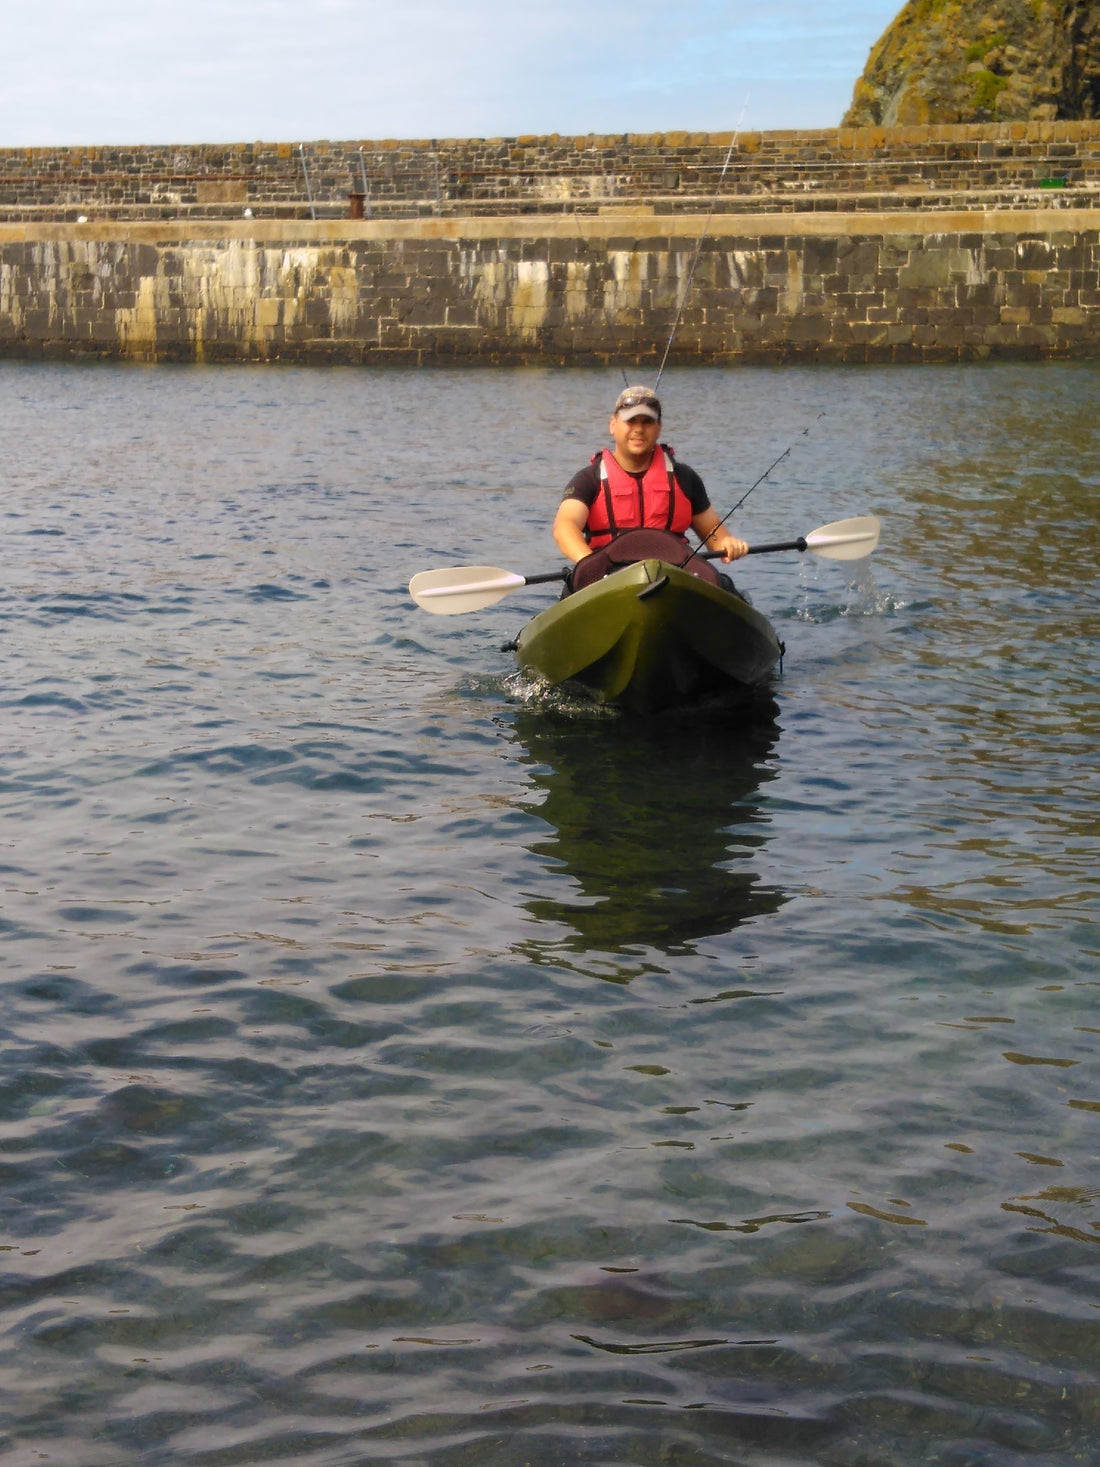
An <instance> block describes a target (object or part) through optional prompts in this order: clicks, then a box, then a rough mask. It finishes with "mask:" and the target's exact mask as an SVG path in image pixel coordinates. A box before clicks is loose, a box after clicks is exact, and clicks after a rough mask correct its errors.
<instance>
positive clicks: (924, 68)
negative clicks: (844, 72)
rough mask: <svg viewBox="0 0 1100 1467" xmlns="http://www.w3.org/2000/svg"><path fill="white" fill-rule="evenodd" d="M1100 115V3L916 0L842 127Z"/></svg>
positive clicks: (881, 45) (883, 43)
mask: <svg viewBox="0 0 1100 1467" xmlns="http://www.w3.org/2000/svg"><path fill="white" fill-rule="evenodd" d="M1093 117H1100V0H909V3H908V4H907V5H906V6H905V7H904V9H903V10H902V11H901V12H900V14H899V15H898V16H897V17H896V19H895V20H894V21H893V23H892V24H891V25H890V26H889V27H888V29H887V30H886V31H885V32H884V33H883V35H882V36H881V37H880V38H879V40H878V42H877V43H876V45H875V46H874V47H873V48H872V51H871V55H870V58H869V59H868V62H867V66H866V68H865V70H864V72H863V75H862V76H861V77H860V79H859V80H858V81H857V82H856V85H855V89H854V91H853V94H852V104H851V106H850V107H849V108H848V111H847V112H846V113H845V115H844V125H845V126H854V127H860V126H868V125H879V126H885V127H892V126H901V125H904V124H907V123H961V122H994V121H1011V120H1015V119H1028V120H1050V121H1053V120H1055V119H1081V118H1093Z"/></svg>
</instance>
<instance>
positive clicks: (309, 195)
mask: <svg viewBox="0 0 1100 1467" xmlns="http://www.w3.org/2000/svg"><path fill="white" fill-rule="evenodd" d="M298 152H299V153H300V154H301V158H302V177H303V178H304V179H305V181H306V198H307V199H308V200H309V217H310V218H311V219H316V218H317V210H316V209H315V208H314V207H313V190H312V189H311V188H310V186H309V169H308V168H307V167H306V150H305V147H304V145H303V144H302V143H299V144H298Z"/></svg>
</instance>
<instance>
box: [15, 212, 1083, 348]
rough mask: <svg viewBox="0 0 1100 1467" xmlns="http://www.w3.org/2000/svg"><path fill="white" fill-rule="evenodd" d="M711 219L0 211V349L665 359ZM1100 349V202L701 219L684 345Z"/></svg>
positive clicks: (679, 342) (682, 329) (680, 343)
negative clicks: (12, 220)
mask: <svg viewBox="0 0 1100 1467" xmlns="http://www.w3.org/2000/svg"><path fill="white" fill-rule="evenodd" d="M702 224H703V219H702V218H700V217H687V216H682V215H678V216H668V217H664V218H658V217H657V216H655V215H653V214H652V213H648V214H647V213H640V214H636V215H623V216H622V217H618V218H613V217H608V216H602V217H589V218H577V217H571V218H552V217H551V218H545V217H542V218H522V217H513V218H510V219H509V218H497V219H481V220H479V219H473V218H467V219H464V220H453V221H452V220H445V219H432V220H419V221H416V220H413V221H407V222H404V223H401V222H398V221H390V222H385V221H378V220H375V221H363V222H358V221H356V222H349V221H342V222H340V223H336V222H332V223H326V222H317V223H313V222H304V223H287V224H279V223H277V222H274V221H248V222H245V221H237V222H234V223H231V224H229V223H225V224H213V223H211V224H207V225H198V224H189V225H187V224H174V225H163V224H162V225H154V224H141V225H139V224H129V225H122V224H109V223H89V224H85V225H65V224H50V225H47V224H39V225H12V224H7V225H2V224H0V354H3V355H7V356H13V355H18V356H33V357H42V356H46V357H75V356H82V355H106V356H130V357H137V358H143V359H241V360H294V361H344V362H381V361H402V362H406V361H407V362H431V361H461V362H474V361H486V362H505V363H520V362H562V363H583V362H609V363H612V364H619V363H622V362H632V363H636V364H642V363H644V362H646V361H647V360H652V361H656V360H657V359H658V358H659V356H660V353H661V351H662V350H663V348H664V343H665V341H666V340H667V337H668V333H669V330H670V327H671V324H672V322H673V320H674V318H675V313H676V308H677V305H678V303H679V301H680V299H681V296H682V292H683V289H684V285H685V282H686V280H687V275H688V269H689V263H690V260H691V256H692V254H693V252H694V250H695V247H696V242H697V239H698V236H699V232H700V230H701V228H702ZM1095 355H1100V210H1082V211H1062V212H1058V213H1051V212H1049V211H1045V212H1035V213H1031V214H1028V213H1021V212H1019V211H1006V212H1004V213H999V214H998V213H991V212H988V211H957V212H955V213H943V214H936V215H930V216H923V217H922V216H914V215H912V214H904V213H903V214H894V215H872V214H850V215H846V216H836V217H828V216H823V215H817V214H813V215H804V216H786V217H771V218H768V219H760V218H756V217H753V216H751V215H741V216H725V217H723V218H722V219H721V220H718V219H715V220H712V222H711V226H710V232H709V234H708V236H707V239H706V241H705V245H704V247H703V249H702V252H701V255H700V259H699V264H698V268H697V270H696V272H695V276H694V282H693V285H692V289H691V292H690V294H689V297H688V300H687V304H686V307H685V309H684V312H683V316H682V319H681V322H680V326H679V330H678V333H677V337H676V344H675V351H674V355H673V359H674V360H678V361H687V360H703V361H738V360H745V361H776V360H779V361H782V360H792V359H798V360H821V361H928V360H960V359H961V360H969V359H981V358H985V357H989V356H1010V357H1040V356H1095Z"/></svg>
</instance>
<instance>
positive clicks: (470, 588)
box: [409, 565, 527, 616]
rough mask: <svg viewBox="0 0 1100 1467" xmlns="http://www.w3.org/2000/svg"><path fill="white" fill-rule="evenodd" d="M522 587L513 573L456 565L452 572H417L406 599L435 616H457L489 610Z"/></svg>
mask: <svg viewBox="0 0 1100 1467" xmlns="http://www.w3.org/2000/svg"><path fill="white" fill-rule="evenodd" d="M526 584H527V582H526V581H525V580H524V578H523V577H522V576H520V575H517V574H516V573H515V571H507V570H501V569H500V568H499V567H498V566H495V565H460V566H456V567H455V568H454V569H453V570H430V571H420V572H419V573H418V574H417V575H415V576H413V578H412V580H411V581H410V582H409V595H410V596H411V597H412V599H413V600H414V601H415V602H416V604H417V606H420V607H422V608H423V609H424V610H425V611H430V612H433V613H434V614H435V615H436V616H457V615H458V614H459V613H460V612H463V611H480V610H481V608H482V607H483V606H492V604H493V602H494V601H499V600H500V599H501V597H502V596H507V595H508V593H509V591H516V590H518V589H519V587H520V586H525V585H526Z"/></svg>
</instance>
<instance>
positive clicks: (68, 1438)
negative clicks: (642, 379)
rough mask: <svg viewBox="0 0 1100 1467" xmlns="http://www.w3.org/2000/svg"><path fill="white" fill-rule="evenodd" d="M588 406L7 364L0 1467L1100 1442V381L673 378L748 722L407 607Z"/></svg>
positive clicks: (769, 1459) (515, 523)
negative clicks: (723, 555)
mask: <svg viewBox="0 0 1100 1467" xmlns="http://www.w3.org/2000/svg"><path fill="white" fill-rule="evenodd" d="M632 374H633V376H638V375H639V374H638V372H637V370H636V369H632ZM642 375H644V374H642ZM621 385H622V374H621V373H617V372H592V371H588V372H582V371H553V370H537V371H536V370H530V371H507V372H505V371H494V370H479V371H470V372H463V371H457V370H456V371H449V372H430V371H425V372H412V371H405V370H390V371H386V370H340V369H334V370H308V369H305V370H301V369H288V368H275V367H265V368H235V367H220V368H192V367H188V368H182V367H157V368H144V367H134V366H107V365H96V366H84V367H78V366H42V365H27V364H6V365H4V366H3V367H0V435H2V442H3V450H4V452H3V461H2V496H0V524H2V531H3V534H2V541H0V545H2V550H0V554H2V570H0V632H2V636H0V701H2V717H3V725H2V727H3V743H2V755H0V792H2V793H0V799H2V807H0V808H2V812H3V821H2V825H0V891H2V901H0V932H2V934H3V952H4V967H3V985H2V988H0V1043H2V1051H0V1052H2V1072H0V1183H2V1185H0V1199H2V1202H0V1248H2V1251H0V1310H2V1314H0V1321H2V1329H3V1335H2V1339H3V1347H4V1354H3V1359H2V1363H0V1388H2V1400H3V1434H2V1435H0V1463H3V1464H5V1467H7V1464H12V1467H15V1464H18V1467H24V1464H31V1463H37V1462H50V1463H53V1464H73V1467H101V1464H102V1467H106V1464H112V1467H113V1464H120V1467H138V1464H157V1467H163V1464H165V1463H173V1464H175V1463H180V1464H195V1467H200V1464H201V1467H215V1464H217V1467H222V1464H227V1467H228V1464H252V1463H258V1462H288V1463H295V1464H297V1463H301V1464H309V1467H329V1464H333V1467H336V1464H353V1463H364V1462H387V1463H389V1462H395V1463H403V1464H409V1467H418V1464H431V1467H459V1464H463V1467H466V1464H468V1467H475V1464H476V1467H524V1464H530V1467H551V1464H570V1467H572V1464H586V1467H589V1464H591V1467H613V1464H624V1467H649V1464H676V1467H710V1464H718V1463H744V1464H749V1467H798V1464H815V1467H816V1464H822V1467H826V1464H827V1467H895V1464H896V1467H910V1464H918V1463H919V1464H922V1467H924V1464H937V1467H962V1464H985V1467H1023V1464H1028V1467H1039V1464H1043V1467H1067V1464H1070V1463H1094V1462H1096V1461H1097V1460H1098V1458H1100V1404H1098V1402H1100V1394H1098V1367H1100V1290H1098V1288H1097V1278H1098V1274H1097V1265H1098V1263H1100V1073H1098V1068H1097V1058H1098V1053H1100V961H1098V960H1100V937H1098V935H1097V916H1098V896H1100V880H1098V871H1100V800H1098V796H1100V774H1098V759H1097V738H1098V733H1100V716H1098V694H1097V686H1098V678H1100V592H1098V580H1097V573H1096V562H1097V551H1098V548H1100V530H1098V527H1097V518H1098V510H1100V431H1098V428H1097V414H1096V402H1097V399H1098V395H1100V368H1098V367H1097V366H1093V365H1039V364H1035V365H990V366H982V367H978V366H974V367H966V368H958V367H942V368H941V367H929V368H922V369H887V368H866V369H846V370H839V369H832V368H819V369H803V368H788V369H748V368H739V369H738V368H735V369H718V368H715V369H703V370H695V371H687V370H679V369H677V370H674V371H672V372H670V373H669V374H667V375H666V378H665V381H664V382H663V384H662V387H663V396H664V399H665V403H666V413H665V418H666V421H665V436H666V437H667V439H668V440H669V442H671V443H672V444H673V445H674V446H675V447H676V449H677V451H678V452H679V454H680V456H681V458H683V459H684V460H685V461H686V462H688V463H690V464H692V465H693V466H694V467H695V468H696V469H697V470H698V471H699V472H700V473H701V474H702V476H703V478H704V479H705V481H706V483H707V486H708V489H709V491H710V494H711V497H712V499H713V501H714V502H715V504H716V505H717V506H718V508H719V510H720V512H724V511H725V510H726V509H727V508H729V507H730V506H731V505H732V504H734V503H735V502H736V501H737V500H738V499H739V498H740V497H741V496H742V494H743V493H744V492H745V490H746V489H747V488H748V487H749V485H751V484H752V483H753V482H754V481H755V480H756V479H757V478H758V477H759V476H760V474H761V473H763V471H764V470H765V469H766V468H767V467H768V465H769V464H771V463H772V462H773V461H774V460H775V459H776V458H779V457H780V456H782V457H781V461H780V462H779V463H778V464H777V465H776V467H775V468H774V469H773V471H772V472H771V474H770V475H768V477H767V478H766V479H765V480H764V481H763V482H762V483H761V484H760V485H759V487H757V488H756V489H755V490H754V492H753V493H752V494H751V495H750V497H749V499H748V501H747V502H746V503H745V504H744V506H743V507H742V509H741V510H740V511H739V512H738V513H737V515H736V516H735V521H734V523H735V527H736V528H737V530H738V532H739V533H741V534H742V535H744V536H745V537H746V538H748V539H749V540H750V541H752V540H756V541H758V542H760V541H766V540H774V539H784V538H791V537H793V536H796V535H799V534H805V533H807V532H809V531H811V530H813V529H814V528H816V527H817V526H818V525H820V524H822V523H825V522H827V521H831V520H835V519H840V518H843V517H846V516H849V515H856V514H864V513H873V514H876V515H878V516H879V517H880V518H881V520H882V540H881V544H880V546H879V548H878V550H877V551H876V553H875V555H874V557H873V558H872V559H871V560H870V561H869V562H867V563H865V564H855V565H844V564H840V563H837V562H832V561H827V560H821V559H815V558H813V557H812V556H805V557H799V556H798V555H796V554H784V555H772V556H761V557H759V558H753V559H751V560H748V561H745V562H743V564H742V565H740V566H738V567H737V568H736V577H737V580H738V584H739V585H740V586H741V587H742V589H744V590H745V591H746V592H747V593H748V594H749V595H750V596H751V598H752V600H753V602H754V604H755V605H756V606H757V607H758V608H759V609H760V610H761V611H763V612H764V614H765V615H767V616H768V617H769V618H770V619H771V620H772V622H773V624H774V626H775V627H776V630H777V632H778V634H779V636H780V638H781V639H782V641H783V642H784V644H785V646H786V655H785V658H784V663H783V669H782V673H781V675H780V676H779V677H777V679H776V680H775V683H774V686H773V687H772V689H771V702H770V703H765V706H764V707H762V708H761V709H760V710H758V714H759V716H758V717H757V718H756V720H755V721H754V722H752V723H751V724H749V725H745V724H744V723H743V722H741V721H740V720H739V719H738V718H737V717H736V716H735V715H734V714H733V713H732V712H731V711H730V710H729V709H728V708H726V707H724V706H723V705H721V703H719V704H717V705H713V706H709V707H707V708H706V709H705V710H704V711H703V712H702V713H701V714H699V715H697V716H690V717H685V716H681V715H676V714H673V715H669V716H663V717H661V718H658V719H655V720H650V721H643V722H639V721H635V720H631V719H628V718H624V717H621V716H618V715H615V714H608V713H607V712H606V711H600V710H598V709H595V708H592V707H590V706H587V705H585V704H584V703H583V702H581V701H580V700H578V699H575V698H571V697H569V696H562V695H561V694H560V693H557V694H555V693H548V692H547V691H546V690H545V689H540V688H539V687H537V686H535V685H532V684H530V683H527V682H525V681H524V680H523V679H522V678H521V677H520V676H519V675H518V673H517V672H516V670H515V666H514V661H513V659H512V657H511V655H510V654H509V653H508V652H507V651H504V650H502V647H503V646H504V644H506V643H507V642H508V641H510V639H511V638H512V637H514V635H515V633H516V632H517V631H518V630H519V628H520V627H521V626H522V625H523V623H524V621H525V620H526V619H527V618H528V617H530V616H531V615H533V614H534V613H535V612H536V611H537V610H539V609H540V608H541V607H544V606H546V605H548V604H549V603H550V601H551V600H552V598H553V597H554V595H555V594H556V588H555V587H554V586H553V585H549V586H540V587H533V588H529V589H526V590H524V591H521V592H519V593H516V594H513V595H511V596H508V597H506V598H504V599H502V600H501V601H500V602H499V603H498V604H497V605H496V606H494V607H491V608H488V609H486V610H484V611H481V612H477V613H472V614H468V615H465V616H456V617H444V616H429V615H427V614H426V613H424V612H423V611H420V610H418V609H417V608H416V607H415V606H414V604H413V603H412V602H411V600H410V599H409V597H408V594H407V591H406V586H407V582H408V580H409V577H410V576H411V575H412V574H413V573H414V572H416V571H418V570H423V569H428V568H435V567H440V566H449V565H462V564H481V565H486V564H488V565H497V566H500V567H501V568H502V569H508V570H518V571H519V572H520V573H521V574H537V573H540V572H544V571H547V570H553V569H555V568H556V567H557V566H559V565H560V564H561V560H560V556H559V555H558V552H557V551H556V549H555V548H554V546H553V543H552V540H551V538H550V534H549V524H550V521H551V519H552V517H553V513H554V509H555V505H556V503H557V500H558V498H559V496H560V493H561V488H562V486H563V485H564V483H565V482H566V480H567V479H568V478H569V477H570V476H571V475H572V474H573V473H574V472H575V471H576V469H577V468H579V467H580V466H581V465H582V464H583V463H584V462H585V461H586V460H587V458H588V457H589V456H590V454H591V453H592V452H594V451H595V449H596V448H598V447H599V446H601V444H602V443H603V442H604V441H606V440H605V427H606V420H607V416H608V414H609V412H610V408H611V404H612V403H613V401H614V398H615V395H616V393H617V392H618V390H619V388H620V387H621ZM788 449H789V450H790V451H789V452H787V450H788Z"/></svg>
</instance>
